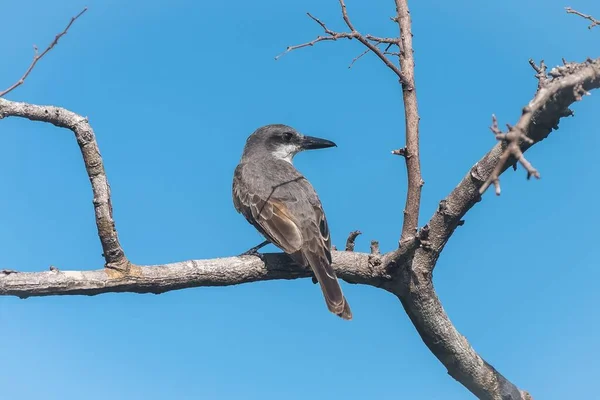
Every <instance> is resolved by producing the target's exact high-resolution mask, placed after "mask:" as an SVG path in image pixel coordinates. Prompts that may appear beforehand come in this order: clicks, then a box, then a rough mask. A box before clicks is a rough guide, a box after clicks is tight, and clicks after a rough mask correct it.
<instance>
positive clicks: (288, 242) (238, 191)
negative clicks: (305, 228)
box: [233, 169, 302, 254]
mask: <svg viewBox="0 0 600 400" xmlns="http://www.w3.org/2000/svg"><path fill="white" fill-rule="evenodd" d="M240 173H241V172H239V170H238V169H236V173H235V174H234V183H233V203H234V205H235V208H236V210H237V211H238V212H239V213H241V214H242V215H244V217H246V219H247V220H248V222H250V223H251V224H252V225H254V227H255V228H256V229H257V230H258V231H259V232H260V233H262V234H263V235H264V236H265V237H266V238H267V239H269V240H270V241H271V242H272V243H273V244H275V245H276V246H278V247H279V248H281V249H282V250H283V251H285V252H286V253H288V254H293V253H296V252H298V251H299V250H300V248H301V247H302V233H301V232H300V229H299V228H298V226H297V225H296V223H295V222H294V218H292V217H291V216H290V213H289V211H288V209H287V207H286V204H285V202H283V201H282V200H280V199H277V198H276V197H274V196H269V197H267V198H263V197H262V196H260V195H259V194H256V193H251V190H248V188H247V187H245V185H244V182H243V181H242V179H241V176H240Z"/></svg>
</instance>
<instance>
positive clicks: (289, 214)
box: [232, 124, 352, 320]
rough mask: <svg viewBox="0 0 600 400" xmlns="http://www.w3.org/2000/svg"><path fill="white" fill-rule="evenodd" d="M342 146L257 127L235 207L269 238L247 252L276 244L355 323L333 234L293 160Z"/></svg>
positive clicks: (236, 179)
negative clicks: (335, 259) (335, 263)
mask: <svg viewBox="0 0 600 400" xmlns="http://www.w3.org/2000/svg"><path fill="white" fill-rule="evenodd" d="M328 147H337V145H336V144H335V143H334V142H332V141H330V140H326V139H321V138H317V137H313V136H306V135H303V134H301V133H299V132H298V131H297V130H296V129H294V128H292V127H290V126H287V125H284V124H270V125H265V126H262V127H260V128H258V129H256V130H255V131H254V132H253V133H252V134H251V135H250V136H248V138H247V139H246V144H245V146H244V149H243V152H242V156H241V159H240V162H239V164H238V165H237V166H236V168H235V171H234V174H233V185H232V196H233V204H234V206H235V209H236V211H237V212H238V213H240V214H242V215H243V216H244V217H245V218H246V220H247V221H248V222H249V223H250V224H252V225H253V226H254V227H255V228H256V230H257V231H258V232H259V233H261V234H262V235H263V236H264V237H265V238H266V239H267V240H266V241H264V242H263V243H261V244H259V245H258V246H256V247H254V248H252V249H250V250H248V251H247V252H246V253H244V254H254V255H258V253H257V250H258V249H259V248H261V247H263V246H265V245H266V244H268V243H273V244H274V245H275V246H277V247H278V248H280V249H281V250H282V251H283V252H285V253H286V254H288V255H289V256H290V257H291V258H292V260H293V261H294V262H296V263H297V264H299V265H301V266H304V267H310V269H311V270H312V271H313V273H314V276H315V278H316V280H317V281H318V283H319V285H320V287H321V291H322V293H323V297H324V298H325V303H326V304H327V308H328V309H329V311H331V312H332V313H333V314H336V315H337V316H339V317H341V318H342V319H344V320H351V319H352V311H351V310H350V305H349V304H348V301H347V300H346V298H345V297H344V294H343V292H342V288H341V286H340V284H339V282H338V278H337V276H336V274H335V271H334V270H333V268H332V266H331V236H330V232H329V226H328V224H327V218H326V217H325V212H324V210H323V205H322V204H321V200H320V199H319V196H318V195H317V193H316V191H315V189H314V188H313V186H312V185H311V183H310V182H309V181H308V180H307V179H306V178H305V177H304V175H302V174H301V173H300V171H298V170H297V169H296V168H295V167H294V165H293V163H292V160H293V158H294V156H295V155H296V154H298V153H300V152H302V151H304V150H313V149H324V148H328Z"/></svg>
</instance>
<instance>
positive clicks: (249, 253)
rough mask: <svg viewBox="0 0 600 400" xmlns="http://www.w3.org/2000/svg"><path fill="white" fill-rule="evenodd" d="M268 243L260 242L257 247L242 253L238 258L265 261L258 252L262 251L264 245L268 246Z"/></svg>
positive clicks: (263, 256) (262, 255)
mask: <svg viewBox="0 0 600 400" xmlns="http://www.w3.org/2000/svg"><path fill="white" fill-rule="evenodd" d="M269 243H271V242H269V241H268V240H265V241H264V242H262V243H261V244H259V245H258V246H254V247H253V248H251V249H249V250H247V251H245V252H243V253H242V254H240V255H239V256H238V257H242V256H255V257H258V258H260V259H261V261H263V262H264V261H265V255H264V254H261V253H259V252H258V250H260V249H262V248H263V247H265V246H266V245H268V244H269Z"/></svg>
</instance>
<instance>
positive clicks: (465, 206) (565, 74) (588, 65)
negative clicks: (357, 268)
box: [388, 58, 600, 400]
mask: <svg viewBox="0 0 600 400" xmlns="http://www.w3.org/2000/svg"><path fill="white" fill-rule="evenodd" d="M550 76H551V77H552V78H551V79H550V80H549V81H548V83H547V85H545V86H544V87H542V88H541V89H539V91H538V92H537V93H536V94H535V96H534V98H533V99H532V100H531V101H530V102H529V104H528V105H527V106H526V107H524V108H523V115H522V116H521V119H519V122H518V123H517V124H516V125H515V127H518V129H520V130H522V131H523V132H526V134H527V137H529V138H530V139H531V140H532V142H531V143H530V142H528V141H521V143H520V150H521V151H522V152H525V151H526V150H527V149H528V148H529V147H531V146H533V145H534V144H536V143H539V142H540V141H541V140H542V139H544V138H546V137H547V136H548V135H549V134H550V132H551V131H552V130H553V129H558V123H559V120H560V118H561V117H564V116H567V115H570V114H571V111H570V110H569V108H568V107H569V106H570V105H571V104H573V103H574V102H576V101H578V99H580V98H581V92H582V91H587V90H592V89H597V88H599V87H600V58H599V59H596V60H591V59H588V60H587V61H586V62H583V63H581V64H577V63H568V64H567V65H564V66H560V67H556V68H554V69H553V70H552V71H550ZM506 151H507V149H506V143H504V142H500V143H498V144H497V145H496V146H494V147H493V148H492V150H490V151H489V152H488V153H487V154H486V155H485V156H484V157H483V158H482V159H481V160H479V161H478V162H477V163H476V164H475V165H474V166H473V167H472V168H471V170H470V171H469V173H467V175H466V176H465V177H464V178H463V180H462V181H461V182H460V183H459V184H458V186H456V188H455V189H454V190H453V191H452V192H451V193H450V194H449V195H448V196H447V197H446V198H445V199H443V200H442V201H441V202H440V206H439V207H438V209H437V211H436V212H435V213H434V215H433V216H432V218H431V219H430V220H429V222H428V223H427V225H425V226H426V227H427V231H428V235H427V236H428V237H427V240H428V242H429V246H430V248H429V249H424V248H419V249H417V250H416V252H415V255H414V259H413V260H412V265H411V267H410V268H408V269H399V271H400V274H399V277H398V278H397V279H396V280H394V281H393V284H394V285H395V287H393V288H389V289H388V290H390V291H392V292H394V293H396V294H397V295H398V297H399V298H400V300H401V302H402V305H403V307H404V309H405V310H406V312H407V314H408V315H409V316H410V318H411V320H412V321H413V323H414V325H415V327H416V329H417V331H418V332H419V335H420V336H421V338H422V339H423V342H424V343H425V344H426V345H427V347H429V349H430V350H431V352H432V353H433V354H434V355H435V356H436V357H437V358H438V359H439V360H440V361H441V362H442V363H443V364H444V365H445V366H446V368H447V369H448V373H449V374H450V375H451V376H452V377H453V378H455V379H456V380H457V381H459V382H460V383H461V384H463V385H464V386H465V387H467V388H468V389H469V390H470V391H471V392H472V393H473V394H475V395H476V396H477V397H478V398H480V399H507V400H509V399H510V400H513V399H528V398H531V396H530V395H529V394H528V393H526V392H523V391H519V390H518V389H517V387H516V386H514V385H512V384H511V383H510V382H509V381H507V380H506V379H505V378H504V377H503V376H502V375H501V374H500V373H499V372H498V371H496V370H495V369H494V368H493V367H492V366H491V365H489V364H488V363H487V362H485V361H484V360H483V359H482V358H481V357H480V356H479V355H477V353H476V352H475V350H474V349H473V348H472V347H471V345H470V344H469V343H468V341H467V340H466V339H465V338H464V337H463V336H462V335H460V333H459V332H458V331H457V330H456V328H455V327H454V325H453V324H452V322H451V321H450V319H449V318H448V315H447V314H446V312H445V311H444V309H443V307H442V305H441V303H440V301H439V299H438V297H437V295H436V294H435V291H434V287H433V283H432V280H431V278H432V274H433V269H434V268H435V265H436V263H437V260H438V257H439V255H440V253H441V251H442V250H443V248H444V246H445V245H446V243H447V242H448V240H449V239H450V237H451V236H452V234H453V233H454V230H455V229H456V227H457V226H459V225H461V221H462V218H463V217H464V216H465V214H466V213H467V212H468V211H469V210H470V209H471V207H473V206H474V205H475V204H476V203H477V202H478V201H480V199H481V195H480V188H481V187H482V186H483V185H484V183H485V182H487V181H488V180H489V178H490V176H492V174H493V171H494V170H495V168H497V165H498V164H499V163H501V161H502V158H503V155H504V154H505V152H506ZM516 161H517V160H515V159H514V157H509V160H508V162H506V163H502V168H501V169H500V174H501V173H502V172H504V171H505V170H506V169H507V168H508V167H509V166H510V165H511V164H513V163H515V162H516ZM517 393H520V396H521V397H517Z"/></svg>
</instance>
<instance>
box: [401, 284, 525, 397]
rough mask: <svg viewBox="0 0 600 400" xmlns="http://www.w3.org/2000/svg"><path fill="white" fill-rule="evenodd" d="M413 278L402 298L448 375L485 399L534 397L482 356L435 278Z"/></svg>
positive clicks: (421, 334)
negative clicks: (448, 306) (455, 320)
mask: <svg viewBox="0 0 600 400" xmlns="http://www.w3.org/2000/svg"><path fill="white" fill-rule="evenodd" d="M406 278H409V276H406ZM412 279H415V280H416V282H409V281H406V282H405V285H406V286H405V287H407V288H408V292H402V294H401V295H399V296H398V297H399V299H400V301H401V303H402V306H403V307H404V310H405V311H406V313H407V314H408V316H409V317H410V319H411V321H412V323H413V325H414V326H415V328H416V329H417V332H418V333H419V335H420V336H421V339H422V340H423V342H424V343H425V344H426V345H427V347H428V348H429V350H431V352H432V353H433V354H434V355H435V356H436V357H437V358H438V359H439V360H440V362H441V363H442V364H444V366H445V367H446V368H447V369H448V374H450V376H452V377H453V378H454V379H456V380H457V381H458V382H460V383H461V384H462V385H463V386H465V387H466V388H467V389H469V390H470V391H471V392H472V393H473V394H474V395H475V396H477V398H479V399H482V400H499V399H502V400H504V399H506V400H528V399H531V396H530V395H529V393H527V392H525V391H521V390H519V389H518V388H517V387H516V386H515V385H514V384H512V383H511V382H510V381H508V380H507V379H506V378H505V377H504V376H502V374H500V373H499V372H498V371H496V369H495V368H494V367H492V366H491V365H490V364H488V363H487V362H486V361H485V360H484V359H482V358H481V357H480V356H479V355H478V354H477V352H476V351H475V350H474V349H473V348H472V347H471V345H470V344H469V342H468V341H467V339H466V338H465V337H464V336H462V335H461V334H460V333H459V332H458V331H457V330H456V328H455V327H454V325H453V324H452V321H450V319H449V318H448V315H447V314H446V311H445V310H444V308H443V307H442V304H441V303H440V300H439V298H438V297H437V295H436V293H435V289H434V287H433V283H432V282H431V279H429V278H428V277H420V278H417V277H416V276H413V277H412Z"/></svg>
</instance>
